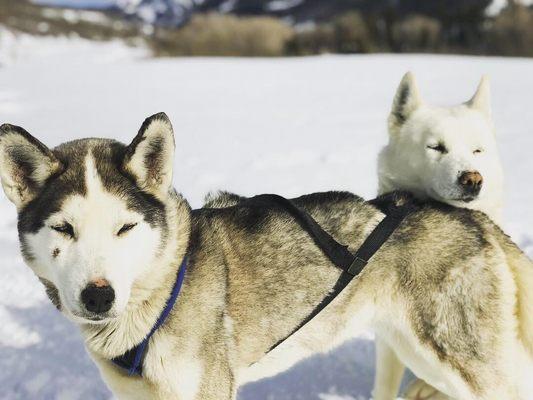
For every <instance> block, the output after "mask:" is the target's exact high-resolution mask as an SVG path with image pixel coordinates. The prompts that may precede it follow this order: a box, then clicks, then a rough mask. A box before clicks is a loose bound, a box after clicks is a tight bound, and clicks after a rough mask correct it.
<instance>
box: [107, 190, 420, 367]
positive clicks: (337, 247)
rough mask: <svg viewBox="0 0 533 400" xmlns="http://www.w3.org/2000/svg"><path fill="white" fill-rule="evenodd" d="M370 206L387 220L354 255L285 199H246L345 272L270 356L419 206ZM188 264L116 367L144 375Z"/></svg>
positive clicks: (383, 200)
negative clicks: (278, 213)
mask: <svg viewBox="0 0 533 400" xmlns="http://www.w3.org/2000/svg"><path fill="white" fill-rule="evenodd" d="M369 203H371V204H373V205H374V206H376V207H377V208H378V209H380V210H381V211H382V212H383V213H385V217H384V218H383V220H381V222H380V223H379V224H378V225H377V226H376V228H375V229H374V230H373V231H372V232H371V233H370V234H369V235H368V237H367V238H366V239H365V241H364V242H363V244H362V245H361V247H360V248H359V249H358V250H357V251H356V252H355V254H352V253H351V252H350V251H349V250H348V246H345V245H342V244H340V243H339V242H337V241H336V240H335V239H334V238H333V237H332V236H331V235H330V234H329V233H327V232H326V231H325V230H324V229H322V227H321V226H320V225H319V224H318V223H317V222H316V221H315V220H314V219H313V218H312V217H311V216H310V215H309V214H308V213H306V212H305V211H303V210H302V209H301V208H299V207H297V206H296V205H295V204H294V203H293V202H292V201H290V200H287V199H286V198H284V197H281V196H278V195H274V194H264V195H259V196H255V197H252V198H249V199H245V200H243V201H242V202H241V203H239V204H240V205H244V204H245V205H247V206H250V207H255V206H259V207H277V208H281V209H283V210H285V211H287V212H288V213H289V214H290V215H291V216H292V217H293V218H294V220H295V221H296V222H297V223H298V224H299V225H300V227H301V228H302V229H303V230H305V231H306V232H307V233H308V234H309V236H310V237H311V238H312V239H313V241H314V242H315V244H316V245H317V246H318V247H319V248H320V249H321V250H322V252H323V253H324V255H325V256H326V257H328V259H329V260H330V261H331V262H332V263H333V264H334V265H335V266H336V267H338V268H339V269H341V270H342V273H341V275H340V276H339V278H338V279H337V282H336V283H335V286H334V287H333V289H332V290H331V291H330V292H329V293H328V294H327V295H326V297H325V298H324V299H323V300H322V301H321V302H320V303H319V304H318V305H317V306H316V307H315V308H314V309H313V311H311V313H310V314H309V315H308V316H307V317H306V318H305V319H304V320H303V321H302V322H300V324H298V325H297V326H296V327H295V328H294V329H293V330H292V331H291V332H290V333H288V334H287V335H286V336H285V337H284V338H282V339H280V340H279V341H278V342H277V343H275V344H274V345H273V346H272V347H271V348H270V349H269V350H268V351H267V354H268V353H270V352H271V351H272V350H274V349H275V348H276V347H278V346H279V345H280V344H282V343H283V342H284V341H285V340H287V339H288V338H289V337H291V336H292V335H293V334H294V333H296V332H297V331H298V330H300V329H301V328H302V327H303V326H304V325H306V324H307V323H308V322H309V321H311V320H312V319H313V318H314V317H315V316H316V315H317V314H318V313H320V312H321V311H322V310H323V309H324V308H325V307H326V306H327V305H328V304H330V303H331V302H332V301H333V300H334V299H335V298H336V297H337V296H338V295H339V294H340V293H341V292H342V291H343V290H344V288H346V286H348V284H349V283H350V282H351V281H352V280H353V279H354V278H355V277H356V276H357V275H359V273H361V271H362V270H363V269H364V267H365V266H366V264H367V263H368V262H369V260H370V259H371V258H372V256H373V255H374V254H375V253H376V252H377V251H378V250H379V249H380V247H381V246H382V245H383V244H384V243H385V242H386V241H387V239H388V238H389V237H390V236H391V235H392V233H393V232H394V231H395V230H396V228H397V227H398V226H399V225H400V224H401V223H402V221H403V219H404V218H405V217H406V216H407V215H409V214H410V213H412V212H413V211H414V210H415V209H416V208H417V207H416V205H415V204H414V202H413V201H412V200H411V198H410V197H409V198H407V199H406V198H405V197H402V195H401V194H397V193H393V194H390V195H386V196H383V197H379V198H377V199H375V200H372V201H370V202H369ZM185 269H186V261H185V260H184V265H182V266H181V267H180V269H179V271H178V277H177V279H176V284H175V286H174V289H173V291H172V293H171V296H170V297H169V300H168V301H167V304H166V306H165V309H164V310H163V312H162V314H161V316H160V317H159V319H158V321H157V323H156V325H155V326H154V327H153V328H152V330H151V331H150V333H149V334H148V335H147V337H146V338H145V339H144V340H143V341H142V342H141V343H140V344H139V345H137V346H135V347H134V348H132V349H130V350H128V351H127V352H126V353H125V354H123V355H121V356H119V357H116V358H114V359H113V360H112V361H113V363H114V364H115V365H117V366H119V367H121V368H124V369H125V370H127V371H128V373H129V375H139V376H142V363H143V359H144V356H145V355H146V352H147V351H148V344H149V339H150V337H151V336H152V335H153V334H154V333H155V331H156V330H157V329H158V328H159V327H160V326H161V325H162V324H163V322H164V321H165V319H166V318H167V316H168V313H169V312H170V310H171V309H172V307H173V306H174V303H175V301H176V300H177V297H178V294H179V289H180V287H181V283H182V282H183V276H184V274H185Z"/></svg>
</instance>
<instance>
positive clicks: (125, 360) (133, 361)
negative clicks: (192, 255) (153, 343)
mask: <svg viewBox="0 0 533 400" xmlns="http://www.w3.org/2000/svg"><path fill="white" fill-rule="evenodd" d="M186 269H187V257H184V258H183V261H182V263H181V266H180V268H179V272H178V277H177V278H176V282H175V283H174V287H173V288H172V292H171V294H170V297H169V298H168V300H167V304H166V305H165V308H164V309H163V311H162V312H161V315H159V318H158V319H157V321H156V323H155V325H154V326H153V327H152V329H151V330H150V332H149V333H148V335H147V336H146V337H145V338H144V339H143V341H142V342H141V343H139V344H138V345H136V346H135V347H133V348H131V349H129V350H128V351H126V353H124V354H122V355H121V356H118V357H116V358H113V359H112V360H111V361H112V362H113V363H114V364H115V365H117V366H119V367H121V368H123V369H125V370H127V371H128V375H130V376H132V375H139V376H142V370H143V361H144V357H145V356H146V353H147V351H148V343H149V341H150V338H151V337H152V335H153V334H154V333H155V332H156V331H157V330H158V329H159V327H160V326H161V325H163V324H164V323H165V321H166V319H167V318H168V315H169V314H170V311H171V310H172V308H173V307H174V304H175V303H176V300H177V299H178V295H179V294H180V290H181V286H182V284H183V278H184V277H185V271H186Z"/></svg>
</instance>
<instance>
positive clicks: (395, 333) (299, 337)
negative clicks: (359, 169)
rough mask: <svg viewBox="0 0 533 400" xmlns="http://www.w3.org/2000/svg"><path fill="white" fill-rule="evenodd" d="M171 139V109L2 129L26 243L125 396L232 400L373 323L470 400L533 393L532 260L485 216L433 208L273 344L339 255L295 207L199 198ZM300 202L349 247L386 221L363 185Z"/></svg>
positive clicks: (408, 222)
mask: <svg viewBox="0 0 533 400" xmlns="http://www.w3.org/2000/svg"><path fill="white" fill-rule="evenodd" d="M173 154H174V136H173V133H172V128H171V124H170V122H169V120H168V118H167V117H166V116H165V115H164V114H157V115H155V116H152V117H150V118H149V119H147V120H146V121H145V122H144V124H143V125H142V127H141V129H140V131H139V133H138V135H137V136H136V137H135V138H134V139H133V141H132V143H131V144H130V145H128V146H125V145H123V144H120V143H118V142H115V141H113V140H106V139H85V140H77V141H73V142H69V143H65V144H62V145H60V146H58V147H56V148H54V149H48V148H47V147H46V146H45V145H44V144H42V143H41V142H39V141H38V140H37V139H35V138H34V137H32V136H31V135H30V134H29V133H27V132H26V131H25V130H23V129H22V128H19V127H15V126H11V125H3V126H2V127H1V133H0V177H1V180H2V185H3V187H4V190H5V193H6V195H7V197H8V198H9V199H10V200H11V201H12V202H13V203H14V204H15V205H16V208H17V211H18V229H19V238H20V243H21V249H22V254H23V257H24V259H25V261H26V263H27V264H28V265H29V266H30V267H31V268H32V270H33V271H34V272H35V274H36V275H37V276H38V277H39V278H40V279H41V281H42V282H43V284H44V285H45V287H46V290H47V293H48V295H49V297H50V299H51V300H52V302H53V303H54V304H55V305H56V306H57V307H58V308H59V309H60V310H61V312H63V313H64V314H65V315H66V316H67V317H68V318H70V319H71V320H72V321H73V322H74V323H75V324H77V325H78V326H79V327H80V330H81V334H82V335H83V337H84V339H85V343H86V347H87V349H88V351H89V353H90V354H91V356H92V358H93V359H94V361H95V362H96V363H97V365H98V366H99V368H100V370H101V373H102V376H103V378H104V380H105V381H106V382H107V384H108V385H109V387H110V388H111V390H112V391H113V392H114V394H115V395H116V396H117V397H118V398H121V399H165V400H168V399H178V400H192V399H194V400H215V399H216V400H220V399H226V400H231V399H235V396H236V391H237V388H238V387H239V386H240V385H242V384H243V383H245V382H249V381H252V380H256V379H259V378H262V377H265V376H269V375H273V374H276V373H278V372H280V371H283V370H286V369H287V368H289V367H290V366H291V365H293V364H294V363H296V362H297V361H298V360H301V359H303V358H305V357H308V356H309V355H311V354H314V353H316V352H321V351H327V350H328V349H331V348H332V347H334V346H336V345H338V344H339V343H341V342H343V341H345V340H347V339H350V338H354V337H356V336H357V335H358V334H360V333H361V331H363V330H366V329H368V328H370V329H374V330H375V331H376V332H378V333H379V334H380V335H382V336H385V337H387V338H389V340H390V344H391V345H392V346H394V348H397V349H402V350H403V351H401V352H400V353H399V356H400V358H401V360H402V362H404V363H405V364H406V365H407V366H409V367H410V368H411V369H412V370H413V371H414V372H415V373H416V374H417V375H419V376H420V377H422V378H423V379H425V380H426V381H427V382H429V383H431V384H432V385H433V386H435V387H437V388H438V389H439V390H441V391H443V392H444V393H447V394H449V395H450V396H453V397H455V398H457V399H465V400H466V399H468V400H474V399H475V400H488V399H499V400H500V399H509V400H518V399H520V400H523V399H531V398H532V396H533V395H532V393H533V391H531V390H528V388H527V387H526V386H525V385H526V384H527V383H528V382H529V381H530V379H525V378H528V377H527V375H525V374H527V372H528V371H531V367H532V364H533V358H532V357H533V356H532V355H533V299H532V297H531V296H533V265H532V263H531V262H530V260H528V259H527V258H526V257H525V256H524V254H523V253H522V252H521V251H520V250H519V249H518V248H517V247H516V246H515V245H514V244H513V243H512V242H511V241H510V239H509V238H508V237H507V236H506V235H505V234H503V233H502V231H501V230H500V229H499V228H498V227H497V226H496V225H495V224H494V223H492V221H491V220H490V219H489V218H487V217H486V216H485V215H484V214H482V213H480V212H475V211H470V210H465V209H457V208H453V207H447V206H441V205H437V204H435V205H426V206H423V207H422V208H421V209H419V210H418V211H416V212H415V213H413V214H411V215H409V216H408V217H407V218H406V219H405V220H404V221H403V223H402V225H401V226H400V227H399V228H398V229H397V230H396V231H395V232H394V233H393V235H392V236H391V237H390V239H389V240H388V241H387V242H386V243H385V244H384V245H383V247H382V248H381V249H380V250H379V252H378V253H376V254H375V255H374V257H373V258H372V259H371V260H370V262H369V263H368V265H367V266H366V267H365V269H364V270H363V272H362V273H361V274H360V275H359V276H358V277H357V278H356V279H354V280H353V281H352V282H351V283H350V284H349V285H348V287H347V288H346V289H345V290H344V291H343V292H342V293H341V294H340V295H339V296H338V297H337V298H336V299H335V300H334V301H333V302H332V303H331V304H330V305H329V306H328V307H326V308H325V309H324V311H323V312H322V313H320V314H319V315H318V316H317V317H315V318H314V319H313V320H312V321H311V322H310V323H309V324H307V325H306V326H304V327H303V328H302V329H301V330H299V331H298V332H297V333H296V334H295V335H293V336H291V337H290V338H289V339H288V340H287V341H285V342H283V344H281V345H280V346H279V347H277V348H276V349H275V350H273V351H272V352H269V351H268V350H269V349H270V348H271V347H272V346H273V345H274V344H275V343H277V342H278V341H279V340H280V339H282V338H284V337H285V336H286V335H287V334H288V333H290V332H291V331H292V330H293V329H294V328H295V327H296V326H298V325H299V323H300V322H301V321H302V320H303V319H304V318H305V317H306V316H307V315H308V314H309V313H310V312H311V310H313V309H314V307H315V306H316V305H317V304H318V303H320V302H321V301H322V299H323V298H324V297H325V296H326V295H327V294H328V293H329V292H330V290H331V289H332V287H333V285H334V284H335V282H336V281H337V278H338V277H339V274H340V270H339V269H338V268H337V267H335V266H334V265H333V264H332V263H331V262H330V261H329V258H328V257H326V256H325V255H324V253H323V252H322V251H321V250H320V249H319V248H318V247H317V246H316V245H315V242H314V241H313V239H312V238H311V237H310V236H309V235H308V234H307V233H306V232H305V231H304V230H303V229H302V228H301V227H300V225H299V224H298V223H297V222H296V221H295V220H294V219H293V218H292V217H291V216H290V215H289V214H288V213H287V211H285V210H284V209H282V208H276V207H257V206H255V207H253V206H250V205H249V204H250V203H248V202H246V201H244V202H241V203H238V204H236V205H234V206H231V207H224V208H203V209H199V210H191V209H190V207H189V205H188V204H187V202H186V200H185V199H184V198H183V197H181V196H180V195H179V194H177V193H176V192H175V190H174V189H173V187H172V169H173V167H172V166H173ZM293 201H294V203H295V204H296V205H297V206H299V207H301V208H302V209H303V210H305V211H307V212H308V213H309V214H311V215H312V216H313V217H314V218H315V219H316V221H317V222H318V223H319V224H321V225H322V226H323V228H324V229H325V230H327V231H328V232H329V233H330V234H331V235H332V236H333V237H334V238H335V239H336V240H337V241H339V242H340V243H343V244H346V245H347V246H348V247H349V249H350V250H352V251H355V250H356V249H357V248H358V247H359V246H360V245H361V243H362V242H363V240H364V239H365V238H366V236H367V235H368V234H369V232H370V231H371V230H372V229H373V228H374V227H375V226H376V225H377V223H378V222H379V221H380V220H381V219H382V218H383V214H382V213H381V212H380V211H378V209H376V208H375V207H374V206H373V205H371V204H369V203H366V202H365V201H363V200H362V199H360V198H359V197H357V196H355V195H352V194H349V193H340V192H329V193H317V194H311V195H306V196H302V197H299V198H297V199H294V200H293ZM185 257H187V260H188V261H187V265H188V267H187V270H186V274H185V281H184V284H183V288H182V291H181V294H180V297H179V298H178V300H177V302H176V304H175V305H174V307H173V309H172V312H171V313H170V315H169V318H168V319H167V320H166V322H165V323H164V324H163V325H162V326H161V327H160V328H159V329H158V330H157V331H156V332H155V334H154V335H153V336H152V337H151V339H150V346H149V348H148V352H147V353H146V355H145V358H144V360H143V376H142V377H138V376H128V374H127V373H126V372H125V371H123V370H122V369H121V368H120V367H117V366H115V364H113V363H112V362H111V361H110V360H111V359H113V358H115V357H117V356H119V355H122V354H124V353H126V352H127V351H128V350H129V349H131V348H132V347H134V346H135V345H137V344H138V343H140V342H141V341H142V340H143V339H144V338H145V337H146V335H147V334H148V332H150V330H151V329H152V327H153V326H154V324H155V323H156V320H157V319H158V316H159V315H160V314H161V312H162V310H163V308H164V307H165V304H166V301H167V299H168V298H169V296H170V292H171V290H172V287H173V285H174V282H175V280H176V275H177V272H178V269H180V265H181V264H182V260H183V259H184V258H185ZM530 376H531V375H529V377H530Z"/></svg>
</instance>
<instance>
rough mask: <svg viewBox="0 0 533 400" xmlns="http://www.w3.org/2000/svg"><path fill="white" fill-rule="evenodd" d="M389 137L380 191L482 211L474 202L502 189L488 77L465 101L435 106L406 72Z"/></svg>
mask: <svg viewBox="0 0 533 400" xmlns="http://www.w3.org/2000/svg"><path fill="white" fill-rule="evenodd" d="M389 134H390V138H389V144H388V145H387V146H386V147H385V149H384V150H383V151H382V152H381V154H380V160H379V178H380V192H382V193H383V192H387V191H390V190H395V189H402V190H410V191H412V192H414V193H415V194H416V195H418V196H420V197H430V198H434V199H436V200H439V201H443V202H446V203H449V204H452V205H455V206H469V207H470V208H482V207H477V206H475V204H476V203H479V202H481V200H482V199H484V198H486V197H490V196H494V195H495V192H499V191H500V190H501V180H502V171H501V167H500V162H499V156H498V152H497V147H496V141H495V137H494V128H493V124H492V117H491V109H490V89H489V82H488V79H487V78H486V77H483V78H482V80H481V83H480V84H479V87H478V89H477V92H476V93H475V95H474V96H473V97H472V99H470V100H469V101H467V102H466V103H464V104H461V105H459V106H454V107H435V106H430V105H427V104H425V103H424V102H423V101H422V99H421V97H420V93H419V91H418V88H417V85H416V82H415V80H414V77H413V75H412V74H411V73H407V74H406V75H405V76H404V78H403V80H402V82H401V83H400V86H399V88H398V91H397V93H396V96H395V98H394V103H393V107H392V111H391V114H390V116H389ZM498 196H499V193H498ZM484 211H488V210H484Z"/></svg>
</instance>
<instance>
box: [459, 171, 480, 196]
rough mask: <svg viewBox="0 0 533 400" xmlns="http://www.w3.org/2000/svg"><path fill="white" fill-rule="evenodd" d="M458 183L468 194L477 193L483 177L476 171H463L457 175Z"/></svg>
mask: <svg viewBox="0 0 533 400" xmlns="http://www.w3.org/2000/svg"><path fill="white" fill-rule="evenodd" d="M459 185H460V186H461V187H462V188H463V190H464V191H465V192H467V193H468V194H473V195H477V194H478V193H479V191H480V190H481V187H482V186H483V177H482V176H481V174H480V173H479V172H478V171H465V172H463V173H462V174H461V175H460V176H459Z"/></svg>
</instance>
